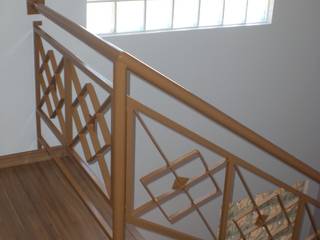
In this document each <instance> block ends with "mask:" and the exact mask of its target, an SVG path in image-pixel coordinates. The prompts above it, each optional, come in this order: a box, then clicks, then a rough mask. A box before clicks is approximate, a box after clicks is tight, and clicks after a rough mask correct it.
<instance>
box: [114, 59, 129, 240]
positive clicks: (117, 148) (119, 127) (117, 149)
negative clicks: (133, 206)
mask: <svg viewBox="0 0 320 240" xmlns="http://www.w3.org/2000/svg"><path fill="white" fill-rule="evenodd" d="M122 58H123V56H120V57H118V59H117V60H116V62H115V63H114V80H113V81H114V82H113V86H114V90H113V95H112V112H111V113H112V152H111V170H112V171H111V179H112V182H111V184H112V191H111V197H112V198H111V199H112V203H113V239H114V240H124V239H125V193H126V189H125V187H126V176H125V174H126V117H127V116H126V105H127V103H126V99H127V88H128V86H127V85H128V82H127V69H126V65H125V64H124V63H123V62H122Z"/></svg>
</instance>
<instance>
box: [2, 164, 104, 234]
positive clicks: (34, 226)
mask: <svg viewBox="0 0 320 240" xmlns="http://www.w3.org/2000/svg"><path fill="white" fill-rule="evenodd" d="M29 239H30V240H46V239H52V240H100V239H103V240H105V239H108V238H107V236H106V235H105V233H104V232H103V230H102V229H101V228H100V226H99V224H98V223H97V222H96V220H95V219H94V218H93V216H92V215H91V213H90V212H89V210H88V209H87V208H86V206H85V205H84V204H83V202H82V201H81V199H80V198H79V197H78V195H77V194H76V192H75V191H74V189H73V188H72V187H71V185H70V184H69V183H68V182H67V180H66V179H65V178H64V176H63V175H62V173H61V172H60V170H59V169H58V168H57V166H56V164H55V163H54V162H53V161H47V162H41V163H35V164H30V165H24V166H19V167H12V168H6V169H1V170H0V240H29Z"/></svg>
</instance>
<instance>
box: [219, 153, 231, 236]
mask: <svg viewBox="0 0 320 240" xmlns="http://www.w3.org/2000/svg"><path fill="white" fill-rule="evenodd" d="M234 177H235V169H234V163H233V161H231V160H230V159H227V169H226V174H225V181H224V191H223V202H222V210H221V211H222V212H221V218H220V232H219V239H220V240H224V239H226V237H227V228H228V226H227V224H228V212H229V205H230V202H231V201H232V195H233V185H234Z"/></svg>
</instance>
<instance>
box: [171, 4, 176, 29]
mask: <svg viewBox="0 0 320 240" xmlns="http://www.w3.org/2000/svg"><path fill="white" fill-rule="evenodd" d="M174 6H175V0H172V16H171V28H173V21H174Z"/></svg>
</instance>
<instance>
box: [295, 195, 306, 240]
mask: <svg viewBox="0 0 320 240" xmlns="http://www.w3.org/2000/svg"><path fill="white" fill-rule="evenodd" d="M304 207H305V201H304V200H303V199H300V200H299V202H298V210H297V215H296V219H295V222H294V228H293V233H292V239H293V240H298V239H300V233H301V228H302V224H303V216H304Z"/></svg>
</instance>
